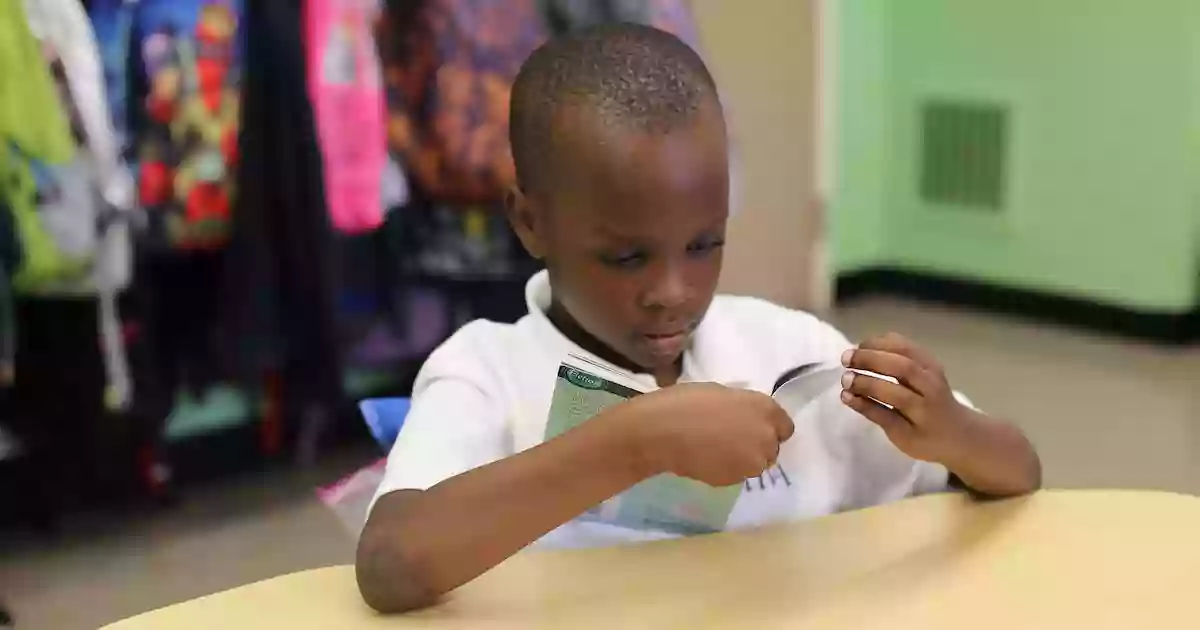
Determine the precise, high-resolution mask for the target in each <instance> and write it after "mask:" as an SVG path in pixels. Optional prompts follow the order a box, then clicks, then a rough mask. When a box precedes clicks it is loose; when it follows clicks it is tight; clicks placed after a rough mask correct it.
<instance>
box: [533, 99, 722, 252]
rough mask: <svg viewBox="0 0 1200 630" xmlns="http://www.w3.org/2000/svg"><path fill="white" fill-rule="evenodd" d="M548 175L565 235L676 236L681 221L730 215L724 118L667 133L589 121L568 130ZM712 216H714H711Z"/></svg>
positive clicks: (554, 206)
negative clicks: (590, 123) (674, 233)
mask: <svg viewBox="0 0 1200 630" xmlns="http://www.w3.org/2000/svg"><path fill="white" fill-rule="evenodd" d="M559 139H560V140H561V142H559V143H558V146H557V147H556V151H555V152H554V155H553V159H552V160H550V165H551V166H552V168H553V169H554V170H555V173H554V174H553V175H552V176H551V177H549V178H548V183H549V184H550V190H549V191H548V192H550V196H551V198H552V199H553V202H552V204H551V205H552V209H553V211H554V213H555V215H556V216H560V217H561V219H562V221H563V222H564V226H563V227H569V229H568V230H566V231H565V232H563V233H562V234H561V235H560V236H561V237H562V238H570V239H576V238H581V237H583V236H584V234H585V233H586V234H587V235H592V234H596V233H602V234H604V235H606V236H613V237H617V238H620V237H622V236H628V237H630V238H653V237H655V236H656V235H661V236H663V237H666V236H669V232H670V231H671V230H675V229H679V228H682V227H685V226H683V225H678V224H677V223H678V222H679V221H684V222H686V223H689V224H690V223H692V219H693V218H694V219H698V220H701V221H707V222H712V220H710V219H712V218H713V217H717V216H718V215H721V214H722V213H727V210H728V203H727V202H728V177H729V171H728V161H727V155H728V154H727V148H726V146H725V138H724V126H723V124H722V123H720V121H719V119H718V120H717V121H716V123H714V122H713V121H712V120H703V119H700V118H697V120H696V121H695V122H694V124H692V125H687V126H683V127H679V128H677V129H673V130H670V131H667V132H645V131H639V130H630V129H625V128H621V127H619V126H611V125H603V124H601V125H589V124H585V123H583V122H582V121H578V122H577V124H575V125H572V126H569V127H565V128H563V134H561V135H560V136H559ZM706 217H707V218H706Z"/></svg>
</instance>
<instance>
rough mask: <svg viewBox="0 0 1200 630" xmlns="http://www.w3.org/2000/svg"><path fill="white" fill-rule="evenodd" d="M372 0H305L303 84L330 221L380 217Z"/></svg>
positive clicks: (348, 228) (375, 2)
mask: <svg viewBox="0 0 1200 630" xmlns="http://www.w3.org/2000/svg"><path fill="white" fill-rule="evenodd" d="M378 16H379V0H305V3H304V20H305V31H306V32H305V40H306V43H307V49H308V92H309V98H310V99H311V100H312V106H313V116H314V118H315V119H316V127H317V137H318V139H319V140H320V144H321V156H322V158H323V162H324V170H325V195H326V201H327V203H328V205H329V216H330V219H332V221H333V226H334V228H336V229H338V230H339V231H342V232H346V233H351V234H354V233H360V232H366V231H370V230H373V229H375V228H377V227H379V226H380V225H381V224H382V223H383V200H382V198H381V190H382V183H381V182H382V178H383V170H384V167H385V165H386V162H387V148H386V135H387V134H386V127H385V117H384V94H383V87H382V79H381V76H380V64H379V57H378V56H377V55H376V52H375V38H374V34H373V26H374V23H375V20H376V19H378Z"/></svg>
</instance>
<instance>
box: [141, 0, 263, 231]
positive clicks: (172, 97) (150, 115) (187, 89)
mask: <svg viewBox="0 0 1200 630" xmlns="http://www.w3.org/2000/svg"><path fill="white" fill-rule="evenodd" d="M240 19H241V3H240V0H143V1H142V2H141V3H140V4H139V5H138V7H137V11H136V13H135V16H134V21H133V42H134V46H133V52H134V54H135V55H136V61H135V67H136V68H137V71H138V76H137V80H136V81H135V82H134V83H135V85H144V86H145V90H144V92H143V91H136V92H135V95H136V98H135V100H134V101H133V103H134V108H135V109H136V114H135V116H134V121H135V123H136V132H135V134H134V135H135V136H136V137H135V139H134V143H135V146H134V147H133V152H134V154H135V158H136V160H137V161H138V164H139V185H138V199H139V202H140V203H141V205H142V207H143V208H144V209H145V211H146V214H147V219H148V221H149V239H148V241H149V243H150V245H151V247H152V248H153V247H154V246H166V247H170V248H175V249H189V250H196V249H200V250H204V249H213V248H217V247H221V246H222V245H224V244H225V242H226V240H227V237H228V232H229V213H230V209H231V207H232V204H233V195H234V180H235V177H234V173H235V170H236V167H237V162H238V123H239V108H240V95H239V87H238V86H239V83H240V78H239V77H240V61H241V59H240V58H241V45H240V40H239V38H238V26H239V21H240Z"/></svg>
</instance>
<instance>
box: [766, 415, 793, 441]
mask: <svg viewBox="0 0 1200 630" xmlns="http://www.w3.org/2000/svg"><path fill="white" fill-rule="evenodd" d="M771 419H772V421H773V422H772V424H774V425H775V435H776V436H777V437H778V438H779V441H780V442H781V443H782V442H786V441H788V440H789V439H790V438H791V437H792V434H793V433H795V432H796V424H795V423H794V422H792V418H791V416H789V415H788V414H787V412H786V411H784V410H783V408H780V409H779V413H775V414H771Z"/></svg>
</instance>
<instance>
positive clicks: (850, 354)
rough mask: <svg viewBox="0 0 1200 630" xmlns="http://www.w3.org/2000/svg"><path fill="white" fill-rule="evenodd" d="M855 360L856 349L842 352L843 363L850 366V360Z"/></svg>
mask: <svg viewBox="0 0 1200 630" xmlns="http://www.w3.org/2000/svg"><path fill="white" fill-rule="evenodd" d="M853 360H854V350H847V351H845V352H843V353H842V365H844V366H846V367H850V362H851V361H853Z"/></svg>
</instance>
